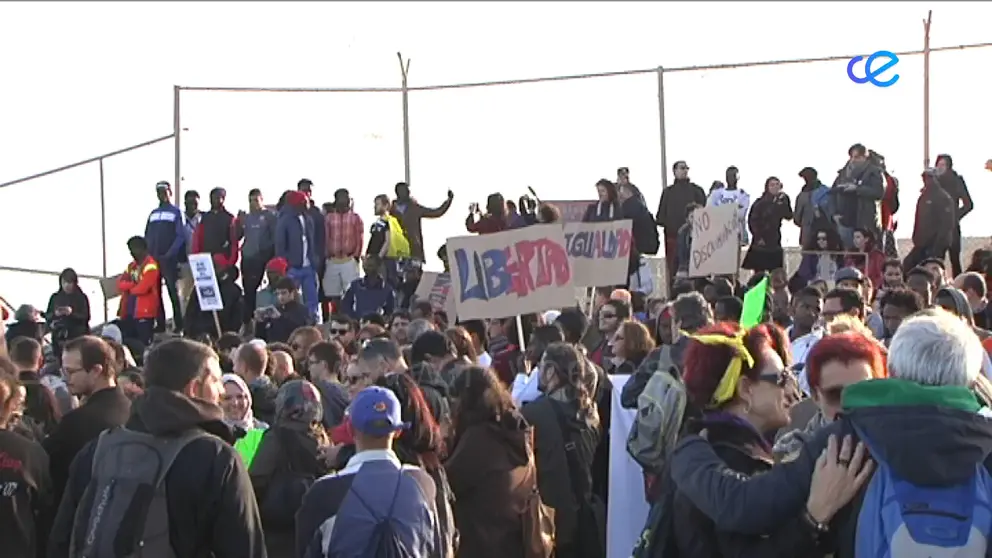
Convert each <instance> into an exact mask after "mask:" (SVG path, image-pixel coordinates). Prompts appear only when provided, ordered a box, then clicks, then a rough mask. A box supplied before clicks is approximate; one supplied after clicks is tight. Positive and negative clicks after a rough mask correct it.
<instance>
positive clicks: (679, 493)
mask: <svg viewBox="0 0 992 558" xmlns="http://www.w3.org/2000/svg"><path fill="white" fill-rule="evenodd" d="M849 155H850V159H851V160H850V162H849V164H848V165H847V166H845V168H844V169H842V170H841V171H840V173H839V176H838V180H837V181H836V183H835V184H834V186H832V187H830V188H827V187H826V186H824V185H823V184H821V183H820V182H819V181H818V180H817V179H816V176H817V174H816V171H815V170H813V169H810V168H807V169H803V171H802V172H800V176H802V177H803V178H804V179H805V181H806V186H804V187H803V190H802V192H801V193H800V195H799V196H798V197H797V202H796V207H795V209H793V207H792V205H791V202H790V200H789V199H788V196H786V195H785V194H784V193H783V192H782V182H781V181H779V180H778V179H777V178H774V177H772V178H769V179H768V180H767V181H766V187H765V193H764V194H763V195H762V196H761V197H760V198H759V199H758V200H756V201H755V203H754V204H753V206H751V204H750V201H749V197H748V195H747V194H746V193H744V192H743V190H741V189H740V188H739V186H738V171H737V169H736V168H734V167H731V168H730V169H728V171H727V176H726V183H719V184H714V188H713V189H712V191H711V192H710V194H709V196H708V197H707V196H706V195H705V194H704V193H703V191H702V189H701V188H699V187H698V186H696V185H694V184H693V183H692V182H691V181H689V179H688V166H687V165H686V164H685V163H684V162H681V161H680V162H678V163H676V164H675V165H674V171H675V176H676V180H675V183H674V184H673V185H670V186H668V187H666V188H665V189H664V191H663V194H662V198H661V201H660V204H659V208H658V211H657V213H656V215H654V216H652V215H651V212H650V211H649V210H648V208H647V205H646V202H645V199H644V196H643V194H642V193H641V192H640V190H639V189H638V188H637V187H636V186H635V185H634V184H632V183H631V182H630V177H629V171H628V170H627V169H626V168H621V169H619V171H618V173H617V179H616V180H615V181H612V180H608V179H602V180H600V181H599V182H597V183H596V184H595V189H596V192H597V195H598V199H597V200H596V201H595V202H593V203H591V204H590V205H589V207H588V209H587V211H586V212H585V216H584V220H585V221H609V220H619V219H629V220H630V221H631V223H632V225H631V226H632V239H633V242H632V250H631V258H630V265H629V269H628V271H629V279H628V281H627V283H626V284H623V285H611V286H603V287H599V288H596V289H595V290H594V291H593V296H592V298H591V300H590V301H589V302H588V306H585V307H584V306H583V305H580V304H578V303H577V304H576V305H575V306H574V307H568V308H560V309H554V310H547V311H543V312H533V313H529V314H525V315H522V316H511V317H507V318H504V319H494V320H459V319H457V316H449V315H448V314H447V313H446V312H445V311H444V310H443V309H442V308H439V307H436V306H434V305H433V304H432V303H431V302H430V301H428V300H420V299H418V298H417V297H416V296H415V291H416V290H417V285H418V284H419V282H420V278H421V273H422V271H421V270H422V265H423V262H424V259H425V244H424V239H423V235H422V233H421V220H422V219H424V218H436V217H440V216H442V215H444V214H445V213H446V212H447V211H448V209H449V208H450V205H451V203H452V200H453V198H454V194H453V193H452V192H450V191H449V192H448V196H447V200H446V201H445V202H444V203H443V204H441V205H440V206H439V207H437V208H431V207H426V206H423V205H420V204H419V203H418V202H417V201H416V200H415V199H414V198H413V197H411V193H410V189H409V187H408V185H406V184H404V183H400V184H397V185H396V189H395V198H393V199H390V197H389V196H387V195H380V196H377V197H376V198H375V205H374V211H375V216H374V219H373V222H372V224H371V225H370V226H369V227H368V228H366V226H365V222H364V221H363V220H362V218H361V217H360V216H359V215H358V214H357V213H356V212H355V210H354V208H353V204H352V201H351V199H350V195H349V193H348V191H347V190H344V189H339V190H337V191H336V192H334V196H333V197H334V201H333V202H331V203H328V204H324V205H322V206H321V205H318V204H317V203H315V202H314V200H313V190H314V184H313V183H312V182H311V181H309V180H306V179H304V180H301V181H300V182H299V184H298V185H297V188H296V189H295V190H290V191H287V192H285V193H283V194H282V196H281V197H280V199H279V203H277V204H276V205H275V206H267V205H265V203H264V201H263V197H262V194H261V192H260V191H258V190H253V191H252V192H251V193H250V195H249V200H248V201H249V205H248V211H240V212H238V213H237V214H232V213H231V212H230V211H229V210H227V209H226V208H225V201H226V195H225V192H224V190H223V189H220V188H218V189H214V190H212V191H211V192H210V194H209V202H210V209H209V210H208V211H203V212H201V211H199V196H198V194H197V193H196V192H195V191H187V192H186V194H185V197H184V207H183V208H179V207H176V206H173V205H172V202H171V200H172V197H173V196H172V190H171V186H170V185H169V184H168V183H165V182H161V183H159V184H158V185H156V193H157V195H158V201H159V204H158V207H156V208H155V209H154V210H153V211H152V212H151V214H150V216H149V219H148V224H147V226H146V230H145V234H144V235H142V236H134V237H132V238H130V239H129V240H128V242H127V247H128V250H129V251H130V253H131V256H132V262H131V263H130V264H129V265H128V267H127V269H126V270H125V272H124V273H123V274H122V275H121V276H119V277H118V278H116V280H115V281H114V283H115V286H116V289H117V291H118V292H119V294H120V296H121V305H120V312H119V315H118V319H117V320H115V321H114V322H112V323H109V324H104V325H102V326H100V327H98V328H96V329H93V330H91V329H90V328H89V322H90V307H89V302H88V300H87V299H86V296H85V294H83V293H82V291H81V290H80V287H79V281H78V277H77V276H76V274H75V272H74V271H73V270H71V269H67V270H65V271H64V272H63V273H62V274H61V276H60V283H59V289H58V291H57V292H56V293H55V294H53V295H52V297H51V300H50V302H49V304H48V307H47V309H46V311H44V312H41V311H39V310H37V309H36V308H34V307H33V306H30V305H24V306H22V307H21V308H19V309H18V312H17V313H16V315H15V320H16V321H15V322H14V323H12V324H10V325H9V327H8V328H7V331H6V335H5V338H4V342H3V343H2V344H0V540H2V541H3V548H4V552H3V555H4V556H11V557H12V558H38V557H43V556H45V557H50V558H70V557H71V558H76V557H84V556H85V557H90V558H105V557H106V558H109V557H111V556H132V555H142V556H145V555H147V556H191V557H192V556H216V557H218V558H221V557H230V558H235V557H237V558H259V557H266V556H271V557H292V558H318V557H320V558H325V557H327V558H330V557H342V558H344V557H356V558H357V557H398V556H410V557H430V558H454V557H464V558H486V557H493V558H515V557H520V558H550V557H551V556H555V557H557V558H603V557H605V556H607V540H606V522H607V521H606V517H607V516H608V514H609V513H610V509H611V508H610V505H611V498H610V475H611V472H610V469H611V465H610V464H611V457H612V458H613V459H615V458H616V455H613V456H611V454H610V447H611V444H610V437H611V420H612V418H613V417H614V416H617V414H618V413H630V414H631V415H632V416H633V417H634V419H633V421H634V423H633V427H632V428H631V430H630V432H629V433H628V432H624V433H623V435H625V436H626V448H627V454H626V455H624V456H622V458H623V459H629V460H631V461H632V462H633V463H636V464H637V466H638V467H639V468H640V469H641V470H642V472H643V477H644V483H643V494H639V495H637V497H638V498H643V500H644V501H645V502H647V504H648V506H649V509H650V511H649V512H648V513H647V515H646V516H645V517H642V518H636V519H637V521H643V522H644V531H643V533H642V536H641V537H640V538H639V539H638V540H637V541H636V546H635V547H634V548H633V549H631V550H632V554H633V556H635V557H637V558H649V557H651V558H655V557H657V558H669V557H677V556H692V557H697V556H714V557H716V556H756V557H757V556H761V557H767V556H790V557H791V556H829V555H833V556H837V557H841V558H843V557H854V556H863V555H899V556H915V555H925V554H918V552H922V550H919V549H920V548H933V547H941V548H943V549H957V550H960V551H961V552H960V553H959V554H956V555H958V556H984V555H985V553H986V551H987V550H992V547H989V546H988V545H986V542H985V541H986V538H987V537H988V536H989V535H990V534H992V515H990V514H989V513H988V509H990V508H989V505H990V503H992V493H990V492H989V491H990V490H992V477H990V476H989V473H988V471H987V469H986V467H985V461H986V459H987V457H988V456H989V454H990V453H992V422H989V421H990V420H992V410H990V408H992V384H990V383H989V380H988V378H989V377H992V360H990V358H989V354H990V352H992V332H990V331H989V330H988V329H987V328H989V327H992V308H989V305H988V288H987V285H988V281H989V278H990V272H992V249H990V250H981V251H979V252H976V254H975V255H974V257H973V261H972V262H971V265H970V266H969V267H968V268H967V270H961V269H955V268H954V263H953V262H955V261H957V259H958V258H959V255H958V254H953V249H952V246H953V245H954V243H955V241H954V238H953V237H954V234H957V237H958V240H957V244H960V240H959V237H960V232H959V230H957V231H956V232H955V229H954V227H952V231H951V233H950V234H946V235H945V238H946V242H945V241H944V240H941V241H940V243H938V244H933V243H931V244H927V243H923V244H917V243H916V242H915V241H916V235H915V233H914V246H913V250H912V252H911V253H910V254H909V255H907V257H906V258H905V260H903V261H899V260H896V259H894V258H891V257H887V256H883V257H882V258H881V261H880V262H879V261H878V260H877V259H874V257H873V256H872V255H871V254H873V250H875V248H874V246H875V244H874V242H875V239H878V240H879V242H880V243H881V244H882V249H883V250H889V249H890V248H891V247H892V246H891V245H892V238H891V234H889V235H886V232H891V230H892V229H893V228H894V225H893V223H892V220H891V217H892V215H893V214H894V213H895V211H896V209H897V207H891V206H890V208H889V209H888V210H880V208H884V206H885V204H886V203H892V200H894V203H895V205H896V206H897V204H898V198H897V197H895V198H893V197H892V196H890V195H888V194H886V192H889V193H891V192H895V188H896V187H895V186H894V184H895V179H894V178H892V177H891V176H890V175H888V173H887V172H885V169H884V161H883V160H882V159H881V158H880V156H878V155H877V154H874V153H872V152H869V151H868V150H866V149H865V148H864V147H863V146H860V145H855V146H853V147H852V148H851V150H850V152H849ZM938 161H939V163H938V169H936V170H934V171H932V172H930V171H928V172H927V173H924V191H923V194H921V202H920V203H921V208H922V209H919V210H918V211H917V223H916V229H920V228H921V227H926V226H928V225H927V224H926V223H920V212H921V211H935V209H934V206H940V204H941V203H945V202H946V200H947V199H952V198H953V197H954V195H953V194H951V193H949V190H948V191H943V190H942V191H941V192H940V193H941V196H947V198H946V199H944V198H941V199H944V201H943V202H934V201H933V200H935V199H937V198H938V197H939V196H937V194H934V193H933V191H931V192H928V190H927V189H928V188H940V189H945V188H947V189H950V188H952V187H951V186H948V184H951V182H953V180H957V181H959V184H960V188H961V191H963V192H964V194H963V197H964V198H967V193H966V192H967V191H966V189H965V187H964V181H963V180H960V177H958V176H957V175H956V174H954V173H953V171H952V170H951V165H950V157H947V156H941V158H939V159H938ZM942 166H943V170H941V167H942ZM948 177H957V178H956V179H953V180H952V179H951V178H948ZM886 181H888V184H889V185H890V186H891V188H887V187H881V186H880V185H881V184H883V183H885V182H886ZM949 181H951V182H949ZM954 184H958V182H954ZM869 191H870V192H877V191H881V192H882V194H881V195H879V196H878V197H874V196H875V194H874V193H871V194H869V193H866V192H869ZM934 191H936V190H934ZM887 199H888V200H890V202H886V200H887ZM725 203H736V204H737V205H738V207H739V208H740V213H739V218H740V219H741V223H742V225H744V224H745V223H746V224H747V225H748V226H742V238H741V242H742V244H746V245H749V248H748V254H747V256H746V257H745V258H744V262H745V267H748V266H750V267H751V268H753V271H755V273H754V275H753V276H751V278H750V279H749V280H748V281H747V282H746V284H742V283H741V282H739V281H738V279H737V277H735V276H711V277H688V276H687V274H686V272H685V271H686V269H685V266H684V265H683V263H684V262H683V261H681V259H680V256H679V255H678V254H683V253H684V245H685V243H686V242H691V234H692V232H691V225H692V223H691V220H692V215H693V212H694V211H696V210H697V209H698V208H699V207H702V206H704V205H707V204H709V205H721V204H725ZM970 205H971V204H970V200H969V201H968V202H965V205H964V206H959V207H957V209H954V210H951V214H954V215H956V216H958V218H956V219H955V220H954V221H953V222H954V223H958V222H959V217H961V216H963V214H964V213H966V212H967V211H969V210H970ZM948 207H952V206H950V205H948ZM873 211H874V213H872V212H873ZM941 211H943V209H941ZM886 212H888V213H886ZM886 214H887V215H888V217H889V221H888V222H887V224H884V225H883V224H882V220H881V217H882V216H883V215H886ZM875 218H878V219H877V220H878V222H879V224H878V227H874V228H873V226H871V225H872V224H873V223H875V221H876V219H875ZM785 219H794V220H795V222H796V224H797V225H798V226H799V227H800V229H801V231H802V233H801V235H802V239H803V241H804V244H808V251H807V252H806V253H805V254H804V260H803V265H802V266H801V268H800V269H799V270H796V272H795V273H793V274H792V275H791V277H790V275H789V274H788V273H787V272H786V270H785V269H784V264H783V261H782V257H781V232H780V225H781V222H782V221H783V220H785ZM560 221H561V212H560V211H559V210H558V208H556V207H555V206H554V205H552V204H549V203H546V202H540V201H539V200H536V199H535V198H532V197H529V196H527V197H523V198H521V199H520V200H518V203H513V202H508V201H506V200H505V199H504V197H503V196H502V195H500V194H492V195H490V196H489V198H488V201H487V204H486V211H485V212H484V213H483V212H482V211H481V210H480V208H479V207H478V206H477V205H476V204H473V205H472V206H470V209H469V215H468V217H467V218H466V221H465V226H466V229H467V231H468V232H473V233H478V234H493V233H498V232H501V231H506V230H511V229H514V228H518V227H526V226H530V225H533V224H538V223H557V222H560ZM946 222H947V221H945V223H946ZM659 226H660V227H661V229H662V232H661V233H659V230H658V227H659ZM946 228H947V227H943V228H942V232H941V234H945V233H946V231H945V230H943V229H946ZM366 231H367V235H366ZM837 238H840V239H841V242H843V243H844V244H842V245H839V246H834V245H831V244H829V243H830V242H833V241H834V240H835V239H837ZM920 239H923V240H925V239H930V237H927V236H925V235H923V233H921V235H920ZM662 240H664V243H662ZM928 242H929V240H928ZM662 247H664V249H665V250H666V253H667V254H668V255H670V256H672V257H669V258H668V261H667V263H668V271H669V275H668V276H667V277H666V279H667V281H666V282H667V283H668V285H667V290H665V289H661V288H659V289H658V291H659V292H660V291H663V290H665V295H664V296H662V295H661V294H659V293H656V292H655V289H654V285H653V280H652V279H651V278H650V276H649V273H648V272H647V271H646V263H645V256H648V255H653V254H655V253H657V252H659V251H660V250H661V249H662ZM866 247H868V248H866ZM776 248H777V249H778V255H776V252H775V250H776ZM835 248H839V249H835ZM948 249H952V258H951V261H952V264H951V269H950V270H948V269H947V268H946V267H945V262H944V256H945V254H946V251H947V250H948ZM201 253H208V254H210V255H211V259H212V262H213V268H214V269H213V271H214V275H215V277H216V281H217V284H218V288H219V291H220V292H219V293H217V294H219V296H220V298H221V300H222V301H223V309H222V310H220V311H217V312H216V314H215V313H214V312H213V311H210V312H205V311H201V309H200V300H201V297H206V298H209V297H210V296H211V295H210V293H202V292H197V291H198V289H201V288H202V285H200V284H197V283H196V282H195V281H194V275H195V274H196V273H195V272H196V270H191V269H190V262H189V260H190V258H189V256H190V254H201ZM860 254H865V256H860ZM445 255H446V252H445V248H444V246H442V247H441V249H440V250H439V251H438V256H439V257H440V258H441V259H442V261H443V262H444V265H445V269H446V270H447V267H448V264H447V261H446V257H445ZM859 256H860V257H859ZM807 258H813V260H807ZM824 258H826V259H824ZM809 261H812V263H808V262H809ZM828 264H832V265H828ZM958 267H959V268H960V264H958ZM363 272H364V273H363ZM949 272H950V273H949ZM807 273H809V274H808V275H807ZM163 285H164V288H163ZM765 286H767V292H766V295H765V297H764V300H763V303H762V305H761V316H760V318H759V319H758V320H757V321H758V323H757V325H752V326H749V327H745V326H744V325H742V324H741V320H742V313H743V311H744V302H743V301H744V298H745V295H746V293H747V292H748V291H749V290H751V289H755V288H762V289H764V288H765ZM166 304H168V305H170V306H171V320H167V319H166V312H165V305H166ZM614 382H616V383H617V385H616V386H614ZM614 391H617V392H618V394H619V396H618V399H617V400H618V401H619V402H620V403H621V407H622V408H621V409H613V408H612V407H613V401H614V399H613V396H614ZM613 435H614V436H615V435H616V433H614V434H613ZM614 445H616V444H614ZM728 472H732V473H733V474H728ZM625 496H626V497H629V496H630V495H625ZM616 501H618V500H617V498H616V497H615V498H614V502H616ZM620 501H622V500H620ZM892 502H896V504H893V503H892ZM614 505H621V504H614ZM946 533H950V535H947V536H945V535H944V534H946ZM961 533H964V535H960V534H961ZM969 534H970V535H969ZM925 545H930V546H925ZM887 553H889V554H887ZM926 555H929V554H926ZM611 558H612V556H611Z"/></svg>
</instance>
